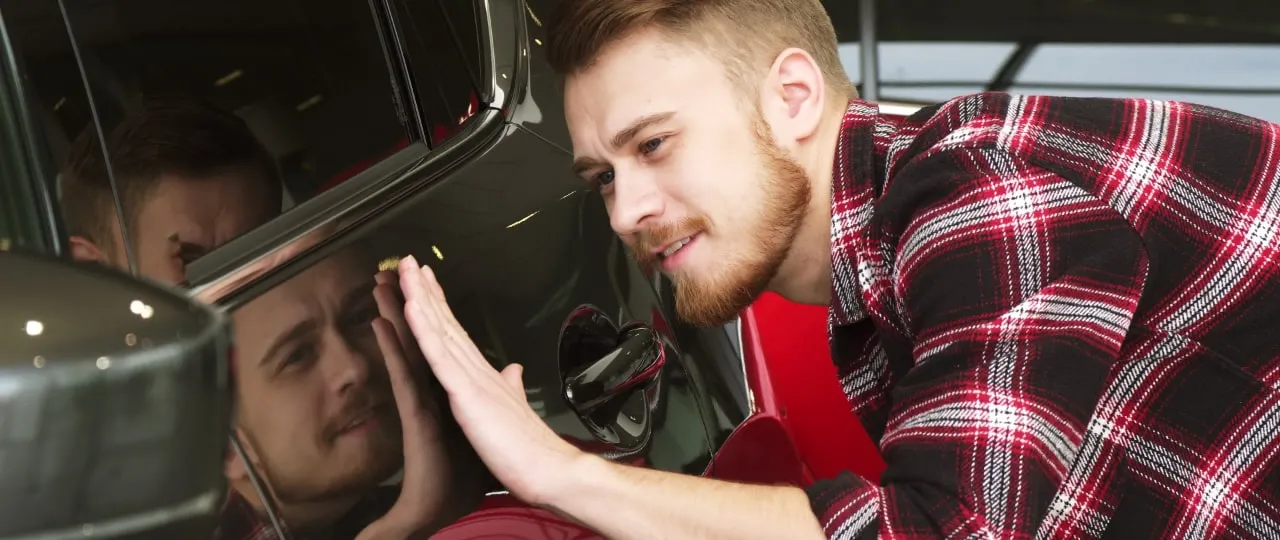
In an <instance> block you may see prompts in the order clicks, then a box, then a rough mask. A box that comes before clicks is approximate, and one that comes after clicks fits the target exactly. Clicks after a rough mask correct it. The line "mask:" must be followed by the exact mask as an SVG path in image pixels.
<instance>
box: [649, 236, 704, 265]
mask: <svg viewBox="0 0 1280 540" xmlns="http://www.w3.org/2000/svg"><path fill="white" fill-rule="evenodd" d="M697 237H698V234H697V233H694V234H692V235H689V236H686V237H684V238H681V239H679V240H676V241H675V242H672V243H670V244H667V247H665V248H663V249H661V250H659V251H658V252H657V256H658V259H659V260H664V261H665V260H667V259H669V258H671V256H672V255H675V254H676V253H678V252H679V251H680V250H681V249H684V247H685V246H687V245H689V243H690V242H693V240H694V239H695V238H697Z"/></svg>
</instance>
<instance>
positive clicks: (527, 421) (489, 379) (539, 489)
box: [400, 257, 587, 504]
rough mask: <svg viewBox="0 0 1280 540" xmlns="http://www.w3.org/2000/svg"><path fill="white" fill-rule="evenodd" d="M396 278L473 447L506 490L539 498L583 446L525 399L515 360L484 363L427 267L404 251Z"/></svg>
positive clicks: (537, 501) (534, 500)
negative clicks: (505, 363)
mask: <svg viewBox="0 0 1280 540" xmlns="http://www.w3.org/2000/svg"><path fill="white" fill-rule="evenodd" d="M400 281H401V283H400V286H401V290H403V291H404V296H405V299H406V301H407V302H406V304H405V316H406V319H407V320H408V322H409V327H410V328H411V329H412V330H413V334H414V336H415V337H416V338H417V342H418V345H419V347H421V350H422V353H423V354H424V355H425V356H426V360H427V362H428V363H429V364H430V366H431V370H432V372H433V373H434V375H435V377H437V378H438V379H439V381H440V383H441V385H443V386H444V389H445V391H446V392H447V393H448V395H449V403H450V406H451V408H452V411H453V415H454V417H455V418H456V419H457V421H458V424H459V426H460V427H461V428H462V431H463V432H464V433H465V434H466V436H467V439H468V440H469V441H470V442H471V445H472V447H474V448H475V450H476V453H478V454H479V455H480V458H481V459H482V460H484V462H485V464H486V465H488V467H489V470H490V471H491V472H492V473H493V474H494V475H495V476H496V477H497V478H498V480H499V481H501V482H502V483H503V484H504V485H505V486H506V487H507V489H508V490H510V491H511V493H512V494H513V495H515V496H516V497H519V498H521V499H523V500H525V501H526V502H529V503H532V504H542V503H543V501H544V496H543V494H545V493H548V492H549V491H551V490H553V489H554V488H555V486H554V485H553V484H554V483H555V482H557V481H559V479H560V478H561V477H560V475H561V474H563V472H564V471H565V470H567V469H568V466H569V465H571V464H574V463H575V462H576V461H578V459H579V457H581V456H586V455H587V454H585V453H584V452H582V451H581V450H578V449H577V448H575V447H573V446H572V445H571V444H569V443H568V442H566V441H565V440H564V439H561V438H560V437H559V436H558V435H556V434H555V432H553V431H552V430H551V428H549V427H548V426H547V425H546V424H545V423H544V422H543V421H542V419H541V418H539V417H538V415H537V413H536V412H534V410H533V409H532V408H531V407H530V406H529V403H528V401H527V400H526V397H525V391H524V385H523V384H522V383H521V380H520V375H521V373H522V369H521V367H520V365H519V364H513V365H510V366H507V368H506V369H504V370H502V372H501V373H499V372H498V371H497V370H495V369H493V367H492V366H490V365H489V362H488V361H487V360H485V357H484V355H482V354H481V353H480V350H479V349H478V348H477V347H476V345H475V343H473V342H472V341H471V339H470V338H468V337H467V333H466V332H465V331H464V330H463V329H462V326H461V325H459V324H458V321H457V319H456V318H454V316H453V312H452V311H451V310H450V309H449V306H448V304H447V303H446V302H445V298H444V292H443V291H441V289H440V284H439V283H437V282H436V279H435V275H434V274H433V273H432V272H431V270H430V269H429V268H427V267H425V266H424V267H419V266H418V263H417V261H416V260H415V259H414V258H413V257H406V258H405V259H403V260H401V261H400Z"/></svg>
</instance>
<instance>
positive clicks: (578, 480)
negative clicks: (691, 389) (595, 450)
mask: <svg viewBox="0 0 1280 540" xmlns="http://www.w3.org/2000/svg"><path fill="white" fill-rule="evenodd" d="M566 472H567V473H568V474H566V475H565V476H564V480H565V481H564V483H563V484H562V485H561V486H558V487H557V488H556V490H555V492H554V493H548V494H547V498H546V500H545V501H544V504H546V505H547V506H550V507H551V508H552V509H554V510H555V511H557V512H560V513H562V514H565V515H567V516H568V517H571V518H573V519H575V520H577V521H579V522H581V523H583V524H585V525H586V526H588V527H590V528H592V529H594V530H595V531H597V532H599V533H600V534H602V535H604V536H605V537H608V538H615V539H619V540H623V539H629V538H737V539H745V538H762V539H770V540H772V539H777V538H794V539H798V540H803V539H806V538H810V539H819V538H825V536H824V535H823V533H822V529H821V527H820V526H819V525H818V519H817V518H816V517H815V516H814V514H813V511H812V510H811V508H810V506H809V499H808V497H807V496H806V495H805V493H804V491H802V490H801V489H799V488H796V487H777V486H759V485H749V484H738V483H732V482H724V481H720V480H711V479H707V478H699V477H694V476H686V475H680V474H675V473H668V472H662V471H655V470H652V469H643V468H639V467H631V466H627V465H619V464H616V463H611V462H608V461H605V460H604V459H600V458H598V457H596V456H589V455H588V456H584V458H583V459H582V460H581V461H580V462H579V464H578V466H576V467H575V470H572V471H566Z"/></svg>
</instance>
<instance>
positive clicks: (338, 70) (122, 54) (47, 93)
mask: <svg viewBox="0 0 1280 540" xmlns="http://www.w3.org/2000/svg"><path fill="white" fill-rule="evenodd" d="M55 5H56V4H55ZM66 7H67V12H66V16H67V19H68V21H69V26H70V29H71V34H72V36H71V37H72V38H73V39H74V42H75V44H76V45H77V50H76V51H74V53H75V54H72V55H68V56H64V57H60V58H58V59H57V62H58V63H57V64H56V68H57V69H56V71H57V73H52V72H53V71H55V69H53V68H52V67H51V68H49V69H36V70H33V71H32V77H33V80H34V83H35V87H36V88H38V89H39V94H40V96H39V97H40V102H41V103H42V104H43V106H44V107H46V110H45V111H44V112H45V114H48V115H50V116H52V117H53V118H54V119H55V122H54V123H55V124H56V125H57V126H58V128H59V130H60V131H61V132H62V133H63V136H64V137H65V139H66V140H68V141H69V143H68V145H67V149H66V152H65V155H64V156H62V169H63V173H64V174H63V175H62V181H63V187H64V190H66V191H72V192H75V191H80V190H81V189H82V186H84V185H93V184H97V185H109V186H111V187H112V188H113V190H114V191H115V192H117V193H118V194H119V195H120V207H121V209H122V210H123V216H124V217H125V218H126V219H123V220H119V223H120V226H119V227H117V228H118V229H120V230H118V231H117V232H118V233H120V234H127V235H128V237H127V241H123V242H120V243H122V244H125V247H128V248H132V249H131V251H132V252H131V253H127V254H126V255H132V258H133V259H134V262H135V264H136V266H137V270H138V272H139V273H140V274H142V275H143V276H145V277H148V278H152V279H157V280H160V281H165V282H170V283H184V282H185V279H186V274H185V267H186V265H187V264H189V263H191V262H192V261H193V260H195V259H197V258H199V257H200V256H202V255H203V254H205V253H207V252H208V251H210V250H212V249H214V248H216V247H217V246H219V245H221V244H224V243H226V242H228V241H230V240H231V239H233V238H235V237H237V236H239V235H240V234H243V233H245V232H247V231H249V230H251V229H253V228H255V227H257V226H260V225H262V224H264V223H266V222H267V221H270V220H271V219H273V218H274V217H276V216H278V215H280V214H281V213H282V212H287V211H289V210H291V209H293V208H294V207H296V206H297V205H298V204H300V203H302V202H305V201H306V200H307V199H309V198H311V197H313V196H315V195H317V194H318V193H321V192H323V191H325V190H327V189H329V188H331V187H332V186H334V185H336V184H338V183H341V182H344V181H346V180H347V179H349V178H351V177H353V176H355V175H356V174H358V173H359V172H361V171H363V170H364V169H366V168H368V167H370V166H371V165H373V164H376V163H378V162H379V161H381V160H383V159H385V158H386V157H387V156H389V155H391V154H393V153H395V152H396V151H397V150H399V149H402V148H404V147H406V146H408V145H409V144H410V143H411V142H413V141H414V140H415V133H418V132H417V131H416V130H415V129H413V127H414V125H413V124H414V122H415V120H414V119H413V118H411V117H409V116H407V115H406V114H404V111H402V110H399V109H398V108H397V105H396V104H397V99H396V98H397V96H396V92H397V90H398V87H397V86H396V85H394V84H393V82H392V81H393V72H392V70H390V69H389V67H388V66H389V63H388V57H387V55H386V54H385V49H384V47H383V44H382V41H381V39H380V37H379V28H378V22H377V20H376V19H375V17H374V13H373V12H372V11H370V9H369V3H368V2H366V1H364V0H314V1H303V0H226V1H220V2H164V1H159V0H110V1H98V2H73V3H67V4H66ZM43 40H44V38H43V37H42V36H40V35H36V34H32V35H29V36H28V39H27V41H28V47H27V48H28V50H29V51H30V52H29V54H30V56H31V61H29V62H28V63H35V62H37V61H43V58H41V54H42V53H43V51H42V44H43ZM75 73H78V76H72V74H75ZM77 86H78V87H79V88H82V89H84V88H87V91H88V93H89V94H90V95H91V96H92V102H91V105H92V107H91V108H88V107H86V108H79V107H67V106H65V105H64V106H63V107H56V106H57V104H58V103H60V101H61V99H62V98H63V97H64V95H65V93H66V92H70V91H71V90H72V89H74V88H76V87H77ZM81 91H82V92H84V90H81ZM418 137H419V138H420V136H418ZM99 139H101V142H100V141H99ZM99 145H101V146H104V147H105V152H103V151H101V150H100V149H98V148H97V147H98V146H99ZM95 240H96V239H95ZM73 241H74V239H73ZM98 243H104V244H110V242H98ZM93 248H98V250H99V251H112V250H113V246H111V245H94V246H90V247H89V248H87V249H90V250H92V249H93ZM114 248H115V249H114V251H116V252H119V251H124V250H123V249H121V246H114Z"/></svg>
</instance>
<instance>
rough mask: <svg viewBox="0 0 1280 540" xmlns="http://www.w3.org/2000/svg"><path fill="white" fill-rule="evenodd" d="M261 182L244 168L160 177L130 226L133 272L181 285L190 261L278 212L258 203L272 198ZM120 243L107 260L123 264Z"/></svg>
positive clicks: (184, 280) (122, 252)
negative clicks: (196, 175) (203, 175)
mask: <svg viewBox="0 0 1280 540" xmlns="http://www.w3.org/2000/svg"><path fill="white" fill-rule="evenodd" d="M266 185H267V184H266V183H265V182H264V181H263V180H261V179H259V178H257V177H256V176H255V173H250V172H244V171H239V172H228V173H223V174H220V175H215V176H212V177H209V178H200V179H187V178H179V177H175V176H166V177H162V178H161V179H160V180H159V182H157V183H156V185H155V186H154V187H153V188H152V189H151V191H149V192H148V193H146V194H145V196H144V197H143V199H142V202H141V204H140V205H139V207H138V208H137V214H136V216H137V217H136V219H135V221H134V222H133V224H132V225H133V226H132V228H130V230H129V235H130V236H131V237H132V245H133V248H134V256H135V257H136V258H137V261H138V273H139V274H141V275H143V276H145V277H147V278H150V279H153V280H156V281H159V282H162V283H168V284H185V283H186V280H187V275H186V274H187V270H186V268H187V265H188V264H190V263H191V261H194V260H195V259H197V258H199V257H200V256H202V255H204V254H205V253H206V252H208V251H210V250H212V249H213V248H215V247H217V246H220V245H222V244H225V243H226V242H228V241H230V240H231V239H233V238H235V237H237V236H239V235H241V234H244V233H246V232H248V231H250V230H252V229H253V228H255V227H258V226H260V225H262V224H264V223H266V222H267V221H269V220H271V218H273V217H275V216H276V215H277V214H278V213H279V211H280V209H279V208H269V207H268V205H267V204H265V203H263V200H264V199H269V200H274V198H273V197H266V195H265V194H264V190H265V186H266ZM120 245H121V244H120V243H119V242H117V243H116V246H117V247H116V252H115V253H113V254H112V260H113V261H115V262H116V264H117V265H118V266H122V267H123V266H127V265H128V262H127V261H128V259H127V258H126V257H125V253H124V251H123V248H121V247H119V246H120Z"/></svg>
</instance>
